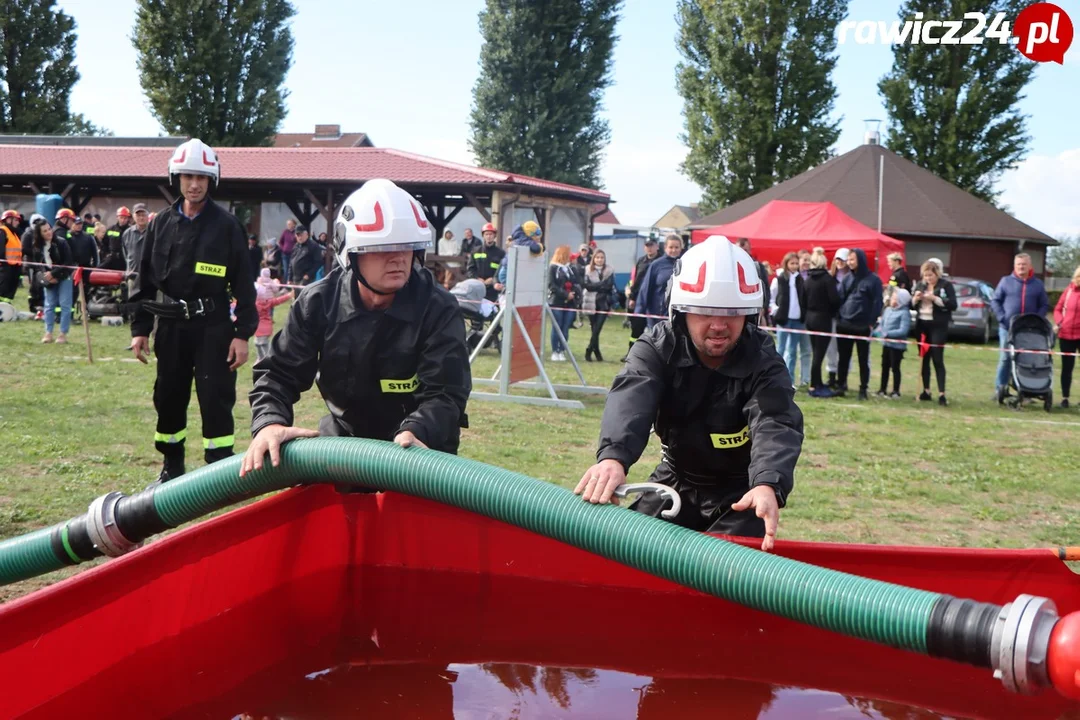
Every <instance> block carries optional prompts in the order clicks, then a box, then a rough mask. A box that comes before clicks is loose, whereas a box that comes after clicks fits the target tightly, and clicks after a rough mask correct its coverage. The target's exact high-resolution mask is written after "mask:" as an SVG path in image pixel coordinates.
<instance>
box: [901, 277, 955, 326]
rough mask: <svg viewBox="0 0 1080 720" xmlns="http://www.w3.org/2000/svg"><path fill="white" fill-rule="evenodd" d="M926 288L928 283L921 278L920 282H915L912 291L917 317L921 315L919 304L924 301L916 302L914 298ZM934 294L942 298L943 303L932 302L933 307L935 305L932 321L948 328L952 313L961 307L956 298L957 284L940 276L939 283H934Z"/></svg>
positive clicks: (913, 306)
mask: <svg viewBox="0 0 1080 720" xmlns="http://www.w3.org/2000/svg"><path fill="white" fill-rule="evenodd" d="M926 288H927V285H926V283H925V282H923V281H922V280H920V281H919V282H917V283H915V289H914V290H913V291H912V293H911V296H912V301H911V307H912V308H913V309H914V310H915V317H916V319H918V317H919V304H920V303H921V302H922V300H921V299H920V300H919V301H918V302H916V301H915V299H914V297H915V293H917V292H923V293H925V292H926ZM934 295H937V296H938V297H939V298H941V301H942V305H938V304H937V303H932V305H931V307H933V309H934V319H933V320H931V321H930V322H931V324H932V325H933V326H934V327H938V328H941V327H945V328H947V327H949V320H951V319H952V314H953V313H954V312H956V308H957V307H959V304H958V303H957V300H956V286H954V285H953V284H952V283H951V282H949V281H948V280H946V279H945V278H938V281H937V284H936V285H934Z"/></svg>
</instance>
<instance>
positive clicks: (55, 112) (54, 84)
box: [0, 0, 100, 135]
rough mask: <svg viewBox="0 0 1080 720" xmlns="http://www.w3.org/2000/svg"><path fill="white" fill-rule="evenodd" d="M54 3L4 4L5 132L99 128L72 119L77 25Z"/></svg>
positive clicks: (0, 97) (1, 81)
mask: <svg viewBox="0 0 1080 720" xmlns="http://www.w3.org/2000/svg"><path fill="white" fill-rule="evenodd" d="M55 4H56V3H54V2H51V1H50V0H0V132H4V133H26V134H31V135H57V134H74V133H76V132H77V131H78V130H87V129H90V128H93V129H94V130H98V131H100V130H99V129H98V128H94V126H93V125H91V124H89V123H88V121H86V119H85V118H83V117H82V116H81V115H76V116H72V114H71V110H70V109H69V101H68V98H69V97H70V95H71V89H72V88H73V87H74V86H75V83H76V82H77V81H78V80H79V71H78V70H77V69H76V67H75V35H76V33H75V21H74V20H73V19H72V18H71V16H70V15H66V14H64V12H63V11H61V10H58V9H55V8H54V7H53V6H54V5H55Z"/></svg>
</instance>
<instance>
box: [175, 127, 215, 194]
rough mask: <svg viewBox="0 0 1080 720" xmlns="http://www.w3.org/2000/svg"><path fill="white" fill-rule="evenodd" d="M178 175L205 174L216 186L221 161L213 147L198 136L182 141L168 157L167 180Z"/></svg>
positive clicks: (213, 186)
mask: <svg viewBox="0 0 1080 720" xmlns="http://www.w3.org/2000/svg"><path fill="white" fill-rule="evenodd" d="M180 175H206V176H207V177H209V178H210V179H211V180H213V181H214V182H213V185H211V187H212V188H216V187H217V185H218V182H219V181H220V180H221V162H220V161H219V160H218V156H217V153H216V152H214V149H213V148H212V147H210V146H209V145H207V144H206V143H204V142H203V141H202V140H199V139H198V138H192V139H191V140H188V141H187V142H185V143H182V144H181V145H180V146H179V147H177V148H176V150H175V151H174V152H173V154H172V157H171V158H169V182H170V183H172V181H173V180H174V179H175V178H176V177H178V176H180Z"/></svg>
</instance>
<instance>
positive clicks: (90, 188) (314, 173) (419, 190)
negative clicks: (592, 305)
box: [0, 136, 611, 237]
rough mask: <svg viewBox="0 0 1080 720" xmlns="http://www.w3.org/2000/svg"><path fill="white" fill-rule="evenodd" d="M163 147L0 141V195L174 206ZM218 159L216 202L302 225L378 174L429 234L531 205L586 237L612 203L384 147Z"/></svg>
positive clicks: (262, 152)
mask: <svg viewBox="0 0 1080 720" xmlns="http://www.w3.org/2000/svg"><path fill="white" fill-rule="evenodd" d="M365 137H366V136H365ZM312 143H314V141H312ZM172 151H173V149H172V148H170V147H105V146H99V147H96V146H55V145H15V144H11V145H7V144H0V193H4V194H10V195H31V194H38V193H43V192H55V193H59V194H61V195H62V196H63V197H64V199H65V204H66V205H67V206H68V207H71V208H72V209H73V210H75V212H77V213H81V212H82V210H83V208H84V207H86V205H87V203H89V202H90V200H91V199H93V198H101V197H147V196H151V197H152V196H159V197H163V198H164V199H165V200H166V201H168V202H173V200H174V197H173V193H172V191H171V189H170V188H169V182H168V178H167V176H166V168H167V167H168V160H169V157H170V155H171V154H172ZM218 155H219V158H220V160H221V173H222V175H221V186H220V188H219V189H218V191H217V192H216V193H215V198H216V199H218V200H224V201H232V202H236V203H250V204H257V203H266V202H269V203H283V204H285V205H287V206H288V208H289V209H290V210H291V211H292V212H293V213H294V214H295V215H296V217H297V218H298V219H299V220H300V222H301V223H303V224H305V225H309V224H310V223H311V221H312V220H313V219H314V218H315V217H317V216H319V215H320V214H321V215H322V216H323V217H324V218H326V219H327V221H328V225H329V224H332V218H333V217H334V215H335V214H336V208H337V206H338V204H339V203H340V202H341V201H342V200H343V199H344V198H345V197H346V196H347V195H348V194H349V193H351V192H352V191H354V190H355V189H356V188H358V187H360V186H361V185H362V184H363V183H364V182H366V181H367V180H370V179H372V178H380V177H381V178H389V179H390V180H393V181H394V182H396V183H397V184H399V185H401V186H402V187H404V188H405V189H406V190H409V191H410V192H412V193H413V194H414V195H415V196H416V197H417V199H418V200H419V201H420V202H421V203H422V204H423V205H424V207H425V210H426V211H427V212H428V216H429V218H431V220H432V224H433V225H434V227H435V230H436V233H437V236H438V235H441V234H442V230H443V228H444V227H445V226H446V224H447V223H449V222H450V221H451V220H452V219H453V218H454V216H455V215H456V214H457V213H458V212H459V211H460V210H461V209H463V208H465V207H473V208H476V209H477V210H478V211H479V212H480V213H481V214H482V215H484V217H485V218H487V219H491V217H492V215H494V216H496V217H498V215H499V209H497V208H494V206H493V203H495V204H497V205H500V206H502V205H507V206H511V207H516V208H518V209H521V208H528V207H531V208H535V209H536V215H537V217H538V219H539V222H540V223H541V225H543V223H544V212H545V208H552V207H563V208H566V209H577V210H581V211H583V212H581V213H580V215H581V216H582V217H583V221H582V222H583V223H584V228H585V237H588V236H589V230H590V228H589V225H590V223H591V219H592V215H593V214H594V213H595V212H597V210H595V209H594V207H595V206H600V207H606V206H607V205H608V204H609V203H610V202H611V196H610V195H608V194H607V193H604V192H600V191H598V190H592V189H589V188H582V187H577V186H574V185H567V184H565V183H559V182H554V181H551V180H544V179H542V178H535V177H530V176H528V175H520V174H516V173H508V172H503V171H500V170H491V169H487V168H478V167H472V166H469V165H463V164H460V163H454V162H449V161H446V160H439V159H436V158H431V157H426V156H423V155H416V154H414V153H408V152H403V151H401V150H393V149H390V148H375V147H335V146H327V145H314V144H311V145H310V146H302V147H288V148H285V147H272V148H222V149H220V150H219V151H218ZM496 201H497V202H496ZM492 210H494V212H492ZM253 231H254V229H253Z"/></svg>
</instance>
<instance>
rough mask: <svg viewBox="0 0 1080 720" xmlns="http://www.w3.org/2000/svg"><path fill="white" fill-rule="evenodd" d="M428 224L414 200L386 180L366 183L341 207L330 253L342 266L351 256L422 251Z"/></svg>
mask: <svg viewBox="0 0 1080 720" xmlns="http://www.w3.org/2000/svg"><path fill="white" fill-rule="evenodd" d="M433 244H434V239H433V237H432V228H431V224H430V223H429V222H428V219H427V215H425V214H424V209H423V208H422V207H420V203H418V202H417V201H416V199H415V198H414V197H413V196H412V195H410V194H409V193H407V192H406V191H404V190H402V189H401V188H399V187H398V186H397V185H395V184H394V183H393V182H391V181H390V180H385V179H382V178H377V179H374V180H368V181H367V182H366V183H364V185H363V186H362V187H361V188H360V189H359V190H356V191H354V192H353V193H352V194H351V195H349V197H347V198H346V199H345V202H344V203H343V204H342V206H341V211H340V212H339V213H338V216H337V222H335V223H334V253H335V254H336V255H337V259H338V262H339V263H341V266H342V267H348V266H349V255H350V254H351V253H370V252H399V251H401V250H426V249H428V248H430V247H432V246H433Z"/></svg>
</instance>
